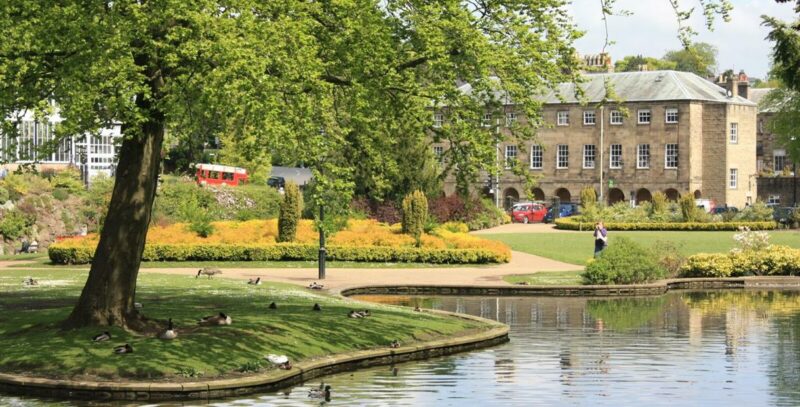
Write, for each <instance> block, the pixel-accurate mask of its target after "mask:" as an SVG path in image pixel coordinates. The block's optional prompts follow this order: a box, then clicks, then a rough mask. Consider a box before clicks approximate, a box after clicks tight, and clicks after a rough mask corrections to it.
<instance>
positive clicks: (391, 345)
mask: <svg viewBox="0 0 800 407" xmlns="http://www.w3.org/2000/svg"><path fill="white" fill-rule="evenodd" d="M389 347H390V348H392V349H397V348H399V347H400V341H398V340H397V339H395V340H393V341H392V343H390V344H389Z"/></svg>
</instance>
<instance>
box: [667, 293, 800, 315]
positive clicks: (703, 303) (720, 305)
mask: <svg viewBox="0 0 800 407" xmlns="http://www.w3.org/2000/svg"><path fill="white" fill-rule="evenodd" d="M682 297H683V300H684V301H685V302H686V305H687V306H688V307H689V308H691V309H699V310H701V311H702V312H703V314H705V315H725V314H726V313H727V312H728V311H729V310H731V309H734V308H735V309H738V310H740V311H755V312H756V313H757V314H758V315H759V316H762V317H763V318H767V316H775V315H792V314H795V313H797V312H799V311H800V293H798V292H797V291H745V292H741V291H697V292H689V293H684V294H683V295H682Z"/></svg>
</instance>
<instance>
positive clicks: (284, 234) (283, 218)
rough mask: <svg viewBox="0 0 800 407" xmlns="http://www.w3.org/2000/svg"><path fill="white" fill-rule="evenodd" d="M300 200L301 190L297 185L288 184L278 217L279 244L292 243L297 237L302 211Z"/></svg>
mask: <svg viewBox="0 0 800 407" xmlns="http://www.w3.org/2000/svg"><path fill="white" fill-rule="evenodd" d="M300 199H301V198H300V189H299V188H298V187H297V184H295V183H293V182H287V183H286V186H285V187H284V194H283V200H282V201H281V205H280V213H279V215H278V241H279V242H291V241H294V239H295V237H296V236H297V223H298V222H299V221H300V212H301V211H302V208H301V203H300Z"/></svg>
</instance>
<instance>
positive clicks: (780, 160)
mask: <svg viewBox="0 0 800 407" xmlns="http://www.w3.org/2000/svg"><path fill="white" fill-rule="evenodd" d="M784 168H786V150H772V169H773V170H774V171H775V172H781V171H783V169H784Z"/></svg>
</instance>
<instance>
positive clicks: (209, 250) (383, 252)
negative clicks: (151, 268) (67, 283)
mask: <svg viewBox="0 0 800 407" xmlns="http://www.w3.org/2000/svg"><path fill="white" fill-rule="evenodd" d="M327 249H328V257H327V258H328V260H337V261H354V262H393V263H394V262H397V263H434V264H486V263H505V262H508V260H509V258H508V256H507V255H504V254H500V253H495V252H493V251H490V250H484V249H426V248H414V247H389V246H372V247H351V246H330V247H328V248H327ZM93 250H94V247H75V246H66V245H59V244H58V243H56V244H53V245H51V246H50V248H49V249H48V255H49V257H50V260H51V261H52V262H53V263H55V264H86V263H90V262H91V260H92V256H93V254H94V252H93ZM318 254H319V247H318V246H316V245H308V244H297V243H287V244H283V243H282V244H275V245H256V246H245V245H241V246H240V245H191V244H149V245H146V246H145V248H144V253H143V255H142V260H144V261H187V260H188V261H265V260H275V261H277V260H307V261H313V260H317V258H318Z"/></svg>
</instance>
